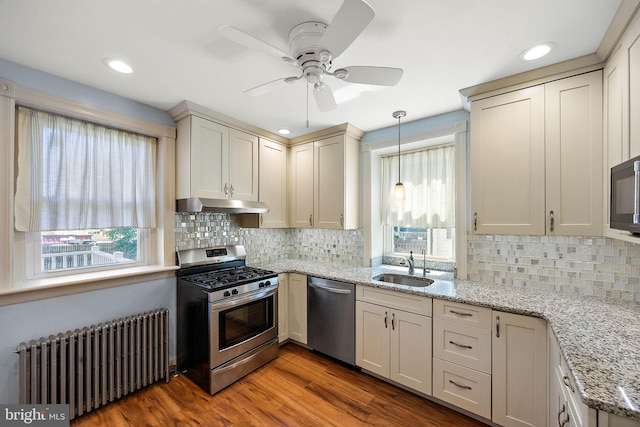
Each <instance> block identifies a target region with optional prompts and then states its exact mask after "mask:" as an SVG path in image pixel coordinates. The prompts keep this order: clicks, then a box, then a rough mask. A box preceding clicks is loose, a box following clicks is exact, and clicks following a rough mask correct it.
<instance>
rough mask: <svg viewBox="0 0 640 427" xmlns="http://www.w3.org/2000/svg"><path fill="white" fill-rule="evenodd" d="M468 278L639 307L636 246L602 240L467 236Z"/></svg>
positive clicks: (639, 264) (638, 248) (639, 255)
mask: <svg viewBox="0 0 640 427" xmlns="http://www.w3.org/2000/svg"><path fill="white" fill-rule="evenodd" d="M467 245H468V248H467V249H468V254H467V260H468V264H467V268H468V273H469V279H470V280H475V281H479V282H490V283H496V284H500V285H507V286H515V287H529V288H538V289H547V290H551V291H556V292H561V293H566V294H576V295H592V296H596V297H600V298H607V299H615V300H623V301H634V302H636V303H640V245H636V244H633V243H629V242H624V241H620V240H614V239H608V238H605V237H573V236H572V237H565V236H498V235H469V236H468V237H467Z"/></svg>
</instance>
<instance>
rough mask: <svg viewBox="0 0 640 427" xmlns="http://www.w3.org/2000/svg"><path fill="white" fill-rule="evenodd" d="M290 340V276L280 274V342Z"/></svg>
mask: <svg viewBox="0 0 640 427" xmlns="http://www.w3.org/2000/svg"><path fill="white" fill-rule="evenodd" d="M287 339H289V274H288V273H281V274H278V342H280V343H282V342H284V341H286V340H287Z"/></svg>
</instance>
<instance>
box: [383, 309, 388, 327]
mask: <svg viewBox="0 0 640 427" xmlns="http://www.w3.org/2000/svg"><path fill="white" fill-rule="evenodd" d="M387 327H388V326H387V312H386V311H385V312H384V328H385V329H387Z"/></svg>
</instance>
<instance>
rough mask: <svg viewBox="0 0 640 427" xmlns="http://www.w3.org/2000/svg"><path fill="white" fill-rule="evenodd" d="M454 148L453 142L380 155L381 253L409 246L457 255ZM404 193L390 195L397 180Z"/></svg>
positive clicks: (445, 256)
mask: <svg viewBox="0 0 640 427" xmlns="http://www.w3.org/2000/svg"><path fill="white" fill-rule="evenodd" d="M454 154H455V150H454V145H453V144H448V145H444V146H437V147H429V148H426V149H420V150H416V151H412V152H407V153H402V154H401V155H400V156H399V157H398V155H389V156H385V157H383V158H382V195H381V196H382V197H381V200H382V216H383V217H382V219H383V224H384V227H385V233H384V240H385V255H400V256H406V255H408V254H409V252H410V251H412V252H413V253H414V254H416V255H418V254H422V251H423V250H426V256H427V258H430V259H434V260H447V261H454V260H455V156H454ZM398 161H400V181H401V182H402V183H403V185H404V187H405V199H404V200H402V201H397V200H394V198H393V187H394V186H395V184H396V182H397V181H398Z"/></svg>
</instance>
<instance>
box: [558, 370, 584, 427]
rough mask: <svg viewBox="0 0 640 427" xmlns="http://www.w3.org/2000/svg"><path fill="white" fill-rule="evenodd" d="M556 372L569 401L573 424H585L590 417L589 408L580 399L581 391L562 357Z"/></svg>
mask: <svg viewBox="0 0 640 427" xmlns="http://www.w3.org/2000/svg"><path fill="white" fill-rule="evenodd" d="M556 374H557V376H558V382H559V383H560V388H561V390H562V394H563V395H564V398H565V400H566V401H567V403H568V406H569V408H568V411H570V415H571V418H570V422H571V425H572V426H582V425H585V423H586V420H587V419H588V418H589V408H588V407H587V405H585V404H584V403H582V400H581V399H580V392H579V391H578V387H576V384H575V381H574V380H573V375H572V374H571V372H570V371H569V367H568V366H567V363H566V362H565V361H564V358H563V359H562V363H561V365H560V366H559V367H556Z"/></svg>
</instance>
